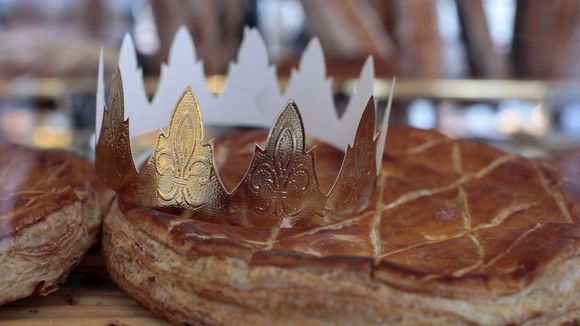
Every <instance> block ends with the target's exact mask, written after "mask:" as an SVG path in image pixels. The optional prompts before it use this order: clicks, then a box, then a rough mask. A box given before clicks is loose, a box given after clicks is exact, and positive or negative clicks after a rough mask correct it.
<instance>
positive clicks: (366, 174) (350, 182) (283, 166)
mask: <svg viewBox="0 0 580 326" xmlns="http://www.w3.org/2000/svg"><path fill="white" fill-rule="evenodd" d="M122 89H123V86H122V81H121V76H120V73H119V72H117V73H116V74H115V76H114V77H113V83H112V86H111V91H110V97H109V105H108V108H107V111H106V113H105V115H104V119H103V126H102V131H101V136H100V137H99V141H98V143H97V149H96V165H97V174H98V175H99V177H100V178H101V180H102V181H103V182H105V183H106V184H107V185H109V186H110V187H111V188H113V190H115V191H117V192H118V193H120V194H122V195H123V196H124V197H125V199H127V200H130V201H132V202H134V203H135V204H138V205H140V206H144V207H174V208H183V209H190V210H193V212H194V214H192V216H195V218H200V219H204V220H211V221H214V222H218V223H234V224H237V225H241V226H245V227H280V228H288V227H313V226H320V225H324V224H327V223H331V222H337V221H339V220H341V219H345V218H348V217H349V215H352V214H355V213H358V212H361V211H363V210H365V209H367V208H369V207H372V203H373V200H375V199H376V197H377V196H375V193H376V183H377V175H376V160H375V156H374V155H375V146H376V136H375V134H376V125H375V124H376V121H375V110H374V101H373V99H372V98H371V99H370V100H369V102H368V104H367V107H366V108H365V111H364V113H363V115H362V117H361V120H360V122H359V126H358V129H357V132H356V136H355V140H354V142H353V145H352V146H349V148H348V150H347V152H346V154H345V158H344V161H343V164H342V167H341V170H340V171H339V174H338V177H337V179H336V180H335V182H334V185H333V187H332V189H331V190H330V192H329V193H328V195H325V194H323V193H322V192H321V190H320V185H319V182H318V179H317V177H316V169H315V166H314V153H313V152H314V151H313V150H309V151H307V150H306V149H305V135H304V125H303V123H302V118H301V117H300V113H299V111H298V108H297V106H296V104H295V103H294V102H293V101H290V102H288V104H287V105H286V107H285V108H284V110H283V111H282V112H281V113H280V115H279V116H278V119H277V120H276V122H275V124H274V126H273V127H272V129H271V130H270V134H269V135H268V140H267V142H266V146H265V148H264V149H262V148H260V147H259V146H257V147H256V150H255V153H254V158H253V159H252V163H251V164H250V167H249V169H248V172H247V173H246V175H245V176H244V178H243V179H242V181H241V183H240V185H239V186H238V187H237V188H236V189H234V190H233V191H232V193H228V192H227V191H226V190H225V189H224V187H223V185H222V182H221V180H220V178H219V176H218V174H217V173H216V168H215V164H214V157H213V145H212V142H211V141H210V142H207V143H206V142H204V140H203V137H204V136H203V123H202V120H201V114H200V109H199V106H198V103H197V99H196V98H195V95H194V94H193V91H192V89H191V88H187V89H186V90H185V91H184V92H183V94H182V96H181V98H180V99H179V101H178V102H177V104H176V106H175V109H174V111H173V115H172V116H171V120H170V123H169V127H168V128H167V130H166V131H165V132H161V133H160V134H159V135H158V138H157V144H156V146H155V150H154V152H153V154H152V155H151V157H150V158H149V160H148V161H147V163H146V164H145V166H144V167H143V168H142V169H141V171H139V172H138V171H137V169H136V168H135V165H134V163H133V158H132V153H131V144H130V138H129V137H130V135H129V121H128V120H127V121H125V120H124V113H123V111H124V107H123V106H124V105H123V103H124V99H123V91H122ZM226 220H227V222H226Z"/></svg>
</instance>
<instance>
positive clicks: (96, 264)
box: [0, 248, 169, 326]
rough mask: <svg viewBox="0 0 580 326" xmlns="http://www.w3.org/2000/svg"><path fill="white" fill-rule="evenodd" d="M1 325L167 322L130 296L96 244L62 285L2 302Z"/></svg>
mask: <svg viewBox="0 0 580 326" xmlns="http://www.w3.org/2000/svg"><path fill="white" fill-rule="evenodd" d="M0 325H1V326H25V325H26V326H37V325H38V326H52V325H54V326H149V325H151V326H162V325H163V326H167V325H169V324H168V323H167V322H165V321H164V320H162V319H159V318H157V317H155V316H154V315H153V314H152V313H150V312H149V311H147V310H146V309H145V308H143V307H141V306H140V305H139V304H138V303H136V302H135V301H133V300H132V299H130V298H129V297H127V295H126V294H125V293H124V292H123V291H121V290H120V289H119V288H118V287H117V286H116V285H115V284H114V283H113V282H112V281H111V279H110V278H109V276H108V275H107V271H106V269H105V266H104V264H103V260H102V259H101V257H100V255H99V253H98V250H97V249H96V248H93V249H92V250H91V251H90V252H89V254H88V255H87V256H86V257H85V258H84V259H83V261H82V262H81V263H80V264H79V265H78V266H77V267H76V268H75V269H74V270H73V271H72V272H71V273H70V275H69V277H68V279H67V280H66V282H65V283H64V284H62V286H61V287H60V289H59V290H58V291H56V292H54V293H52V294H50V295H48V296H45V297H40V296H35V297H30V298H26V299H22V300H18V301H16V302H12V303H9V304H7V305H4V306H0Z"/></svg>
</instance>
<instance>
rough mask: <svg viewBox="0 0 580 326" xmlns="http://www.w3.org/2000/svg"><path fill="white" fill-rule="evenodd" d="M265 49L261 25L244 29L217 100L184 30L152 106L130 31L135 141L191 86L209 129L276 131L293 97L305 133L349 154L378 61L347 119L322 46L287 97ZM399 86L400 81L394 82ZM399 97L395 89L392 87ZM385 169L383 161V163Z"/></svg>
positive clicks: (307, 54) (128, 98)
mask: <svg viewBox="0 0 580 326" xmlns="http://www.w3.org/2000/svg"><path fill="white" fill-rule="evenodd" d="M266 49H267V48H266V45H265V43H264V40H263V38H262V36H261V35H260V33H259V32H258V31H257V30H256V29H254V28H248V27H246V28H244V37H243V40H242V42H241V45H240V49H239V51H238V55H237V57H236V61H235V62H231V63H230V65H229V71H228V75H227V78H226V80H227V82H226V86H225V88H224V90H223V92H222V93H220V94H219V95H217V96H215V95H213V94H211V93H210V92H209V89H208V87H207V84H206V82H205V80H206V78H205V74H204V71H203V62H201V61H198V60H197V57H196V53H195V44H194V42H193V40H192V37H191V34H190V33H189V32H188V31H187V29H186V28H184V27H181V28H180V29H179V30H178V32H177V34H176V36H175V38H174V40H173V43H172V46H171V48H170V53H169V58H168V62H167V64H163V65H162V67H161V75H160V77H159V86H158V88H157V91H156V93H155V96H154V97H153V100H152V101H149V99H148V97H147V95H146V91H145V86H144V82H143V73H142V69H141V68H140V67H139V65H138V62H137V52H136V50H135V46H134V43H133V40H132V38H131V36H130V35H129V34H127V35H126V36H125V38H124V39H123V43H122V46H121V51H120V55H119V70H120V72H121V74H122V76H123V91H124V94H125V97H124V98H125V100H124V104H125V116H126V118H130V119H131V124H130V134H131V136H132V137H135V136H138V135H141V134H144V133H148V132H151V131H156V130H158V129H162V128H165V127H166V126H167V123H168V122H169V119H170V116H171V108H172V107H173V106H174V105H175V101H176V100H177V99H178V98H179V96H180V94H181V93H182V91H183V90H184V89H186V88H187V87H188V86H191V87H192V89H193V90H194V91H195V92H196V95H197V98H198V102H199V105H200V108H201V112H202V118H203V121H204V124H205V125H206V126H248V127H259V128H270V127H271V126H272V124H273V123H274V121H275V119H276V117H277V115H278V113H279V111H280V109H281V108H282V107H283V106H284V104H285V103H286V102H287V101H288V100H289V99H293V100H294V101H295V102H296V103H297V105H298V107H299V108H300V113H301V115H302V117H303V120H304V127H305V131H306V134H307V135H309V136H312V137H315V138H317V139H319V140H322V141H325V142H327V143H329V144H331V145H333V146H335V147H337V148H338V149H341V150H342V151H345V150H346V148H347V146H348V145H349V144H352V141H353V139H354V136H355V132H356V128H357V125H358V121H359V119H360V117H361V115H362V112H363V110H364V108H365V105H366V103H367V102H368V99H369V98H370V96H372V94H373V84H374V79H375V73H374V61H373V58H372V56H369V57H368V58H367V60H366V61H365V63H364V65H363V67H362V69H361V73H360V75H359V80H358V83H357V84H356V86H355V90H354V91H353V93H352V96H351V98H350V100H349V102H348V105H347V107H346V109H345V112H344V114H343V115H342V117H338V114H337V110H336V106H335V103H334V98H333V92H332V81H331V79H329V78H328V76H327V75H326V63H325V59H324V53H323V50H322V46H321V44H320V42H319V40H318V39H317V38H313V39H312V40H311V41H310V42H309V43H308V45H307V47H306V49H305V50H304V52H303V54H302V56H301V58H300V63H299V66H298V69H293V70H292V72H291V75H290V80H289V82H288V87H287V88H286V90H285V91H284V92H281V91H280V86H279V83H278V79H277V76H276V67H275V66H272V65H271V64H270V61H269V58H268V53H267V50H266ZM102 65H103V61H102V53H101V58H100V61H99V80H98V87H97V108H96V111H97V112H96V133H97V137H96V139H97V140H98V136H99V132H100V127H101V124H102V117H103V110H104V92H105V87H104V78H103V67H102ZM392 85H393V86H392V87H394V82H393V84H392ZM391 97H392V89H391ZM390 105H391V98H389V103H388V105H387V108H386V111H385V115H384V117H383V122H382V123H381V128H380V131H379V136H378V137H379V141H378V142H377V143H378V145H377V152H376V158H377V163H379V162H380V160H381V159H382V155H383V150H384V144H385V138H386V132H387V121H388V117H389V112H390ZM377 165H378V166H380V164H377Z"/></svg>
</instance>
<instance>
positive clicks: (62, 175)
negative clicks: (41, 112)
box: [0, 141, 110, 304]
mask: <svg viewBox="0 0 580 326" xmlns="http://www.w3.org/2000/svg"><path fill="white" fill-rule="evenodd" d="M107 193H108V191H107V190H106V189H105V187H104V186H103V185H102V184H100V183H99V182H98V181H97V178H96V174H95V172H94V167H93V165H92V164H90V163H89V162H87V161H85V160H84V159H82V158H80V157H78V156H75V155H73V154H70V153H65V152H57V151H39V150H32V149H28V148H25V147H22V146H20V145H15V144H11V143H8V142H5V141H0V214H1V215H0V304H4V303H7V302H10V301H14V300H17V299H20V298H24V297H27V296H30V295H34V294H40V295H46V294H49V293H51V292H53V291H55V290H56V289H57V288H58V285H59V284H60V283H62V282H63V281H64V280H65V279H66V277H67V275H68V273H69V272H70V270H71V269H72V268H73V267H74V266H75V265H76V264H78V263H79V262H80V260H81V258H82V256H83V254H84V253H85V252H86V251H87V250H88V249H89V248H90V247H91V246H92V245H93V243H94V242H95V240H96V236H97V233H98V232H99V231H100V226H101V217H102V211H103V207H102V205H103V206H104V205H105V202H106V197H107ZM109 196H110V195H109ZM101 199H102V200H101Z"/></svg>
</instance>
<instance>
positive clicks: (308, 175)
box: [234, 101, 325, 227]
mask: <svg viewBox="0 0 580 326" xmlns="http://www.w3.org/2000/svg"><path fill="white" fill-rule="evenodd" d="M304 143H305V140H304V127H303V124H302V119H301V117H300V113H299V112H298V109H297V107H296V104H295V103H294V102H292V101H291V102H289V103H288V104H287V105H286V107H285V108H284V110H283V111H282V113H280V115H279V117H278V119H277V120H276V122H275V124H274V126H273V128H272V130H271V131H270V135H269V136H268V141H267V144H266V148H265V149H262V148H260V147H259V146H258V147H257V148H256V151H255V153H254V159H253V160H252V163H251V165H250V169H249V170H248V171H249V172H248V174H247V175H246V176H245V178H244V180H243V181H242V183H241V185H240V186H239V188H238V190H237V191H236V192H234V203H236V204H239V205H241V206H242V207H243V209H242V210H241V211H242V212H244V213H245V220H246V221H248V223H249V224H250V225H254V226H255V225H260V226H276V227H279V226H281V227H290V226H299V225H302V226H304V225H310V224H313V221H314V220H318V219H320V218H322V217H323V216H324V214H325V213H324V195H323V194H322V193H321V192H320V187H319V185H318V181H317V179H316V173H315V170H314V156H313V153H311V152H306V151H305V149H304V147H305V146H304Z"/></svg>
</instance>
